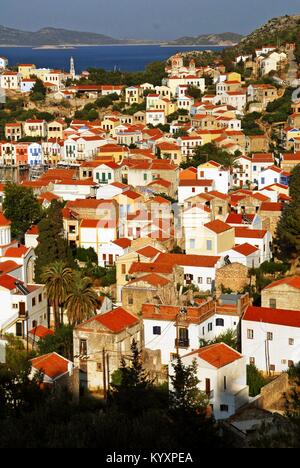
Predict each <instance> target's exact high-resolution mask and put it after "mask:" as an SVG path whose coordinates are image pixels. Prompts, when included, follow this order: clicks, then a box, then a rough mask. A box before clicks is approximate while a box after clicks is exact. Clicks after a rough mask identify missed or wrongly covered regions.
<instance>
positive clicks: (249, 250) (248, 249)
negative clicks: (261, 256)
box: [232, 243, 259, 257]
mask: <svg viewBox="0 0 300 468" xmlns="http://www.w3.org/2000/svg"><path fill="white" fill-rule="evenodd" d="M232 250H234V251H235V252H238V253H240V254H242V255H244V256H245V257H248V256H249V255H252V254H253V253H255V252H257V251H258V250H259V249H258V248H257V247H254V246H253V245H250V244H247V243H246V244H241V245H236V246H235V247H234V248H233V249H232Z"/></svg>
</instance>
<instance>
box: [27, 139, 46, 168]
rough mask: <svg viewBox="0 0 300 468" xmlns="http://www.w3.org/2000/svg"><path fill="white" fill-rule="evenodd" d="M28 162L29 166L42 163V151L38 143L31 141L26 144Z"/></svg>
mask: <svg viewBox="0 0 300 468" xmlns="http://www.w3.org/2000/svg"><path fill="white" fill-rule="evenodd" d="M28 164H29V165H30V166H38V165H41V164H43V151H42V145H41V144H40V143H31V144H30V145H29V146H28Z"/></svg>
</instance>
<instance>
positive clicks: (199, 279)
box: [198, 276, 203, 284]
mask: <svg viewBox="0 0 300 468" xmlns="http://www.w3.org/2000/svg"><path fill="white" fill-rule="evenodd" d="M198 284H203V278H201V277H200V276H199V278H198Z"/></svg>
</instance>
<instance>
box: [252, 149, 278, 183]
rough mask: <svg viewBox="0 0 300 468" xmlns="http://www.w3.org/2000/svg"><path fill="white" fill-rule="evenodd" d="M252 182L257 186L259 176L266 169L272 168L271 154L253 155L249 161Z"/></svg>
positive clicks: (272, 157) (272, 159)
mask: <svg viewBox="0 0 300 468" xmlns="http://www.w3.org/2000/svg"><path fill="white" fill-rule="evenodd" d="M251 166H252V170H251V173H252V182H253V183H254V184H258V180H259V174H260V173H261V172H262V171H264V170H265V169H267V168H268V167H271V166H274V156H273V154H272V153H255V154H253V155H252V159H251Z"/></svg>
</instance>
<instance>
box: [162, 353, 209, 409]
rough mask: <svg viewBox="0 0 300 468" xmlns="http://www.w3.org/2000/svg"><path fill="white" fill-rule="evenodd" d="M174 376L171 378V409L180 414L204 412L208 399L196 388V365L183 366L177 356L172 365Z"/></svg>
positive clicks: (194, 363)
mask: <svg viewBox="0 0 300 468" xmlns="http://www.w3.org/2000/svg"><path fill="white" fill-rule="evenodd" d="M173 369H174V375H172V376H171V383H172V390H171V392H170V400H171V407H172V408H173V409H174V410H179V411H182V412H198V411H202V412H203V411H204V410H206V408H207V407H208V403H209V401H208V398H207V396H206V394H205V393H203V392H201V391H200V390H199V388H198V385H199V383H200V381H199V379H198V377H197V363H196V361H194V362H193V363H192V364H191V365H189V366H185V365H184V364H183V363H182V360H181V358H180V357H179V356H178V358H177V361H176V364H173Z"/></svg>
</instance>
